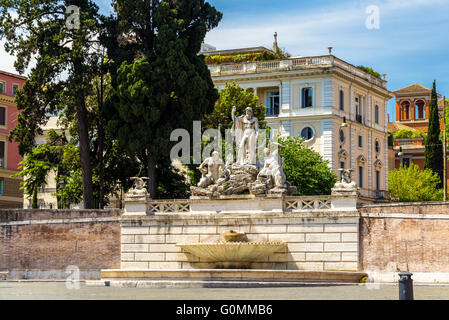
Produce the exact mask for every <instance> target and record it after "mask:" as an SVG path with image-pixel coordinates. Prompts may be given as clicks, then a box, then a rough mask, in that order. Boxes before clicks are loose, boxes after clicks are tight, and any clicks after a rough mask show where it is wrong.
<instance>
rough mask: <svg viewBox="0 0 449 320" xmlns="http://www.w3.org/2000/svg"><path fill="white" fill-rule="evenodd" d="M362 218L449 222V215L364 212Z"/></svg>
mask: <svg viewBox="0 0 449 320" xmlns="http://www.w3.org/2000/svg"><path fill="white" fill-rule="evenodd" d="M360 216H361V217H362V218H379V219H382V218H393V219H394V218H396V219H440V220H446V219H447V220H449V214H426V213H391V212H388V213H382V212H362V213H361V214H360Z"/></svg>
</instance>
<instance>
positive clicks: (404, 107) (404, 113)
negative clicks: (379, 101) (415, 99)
mask: <svg viewBox="0 0 449 320" xmlns="http://www.w3.org/2000/svg"><path fill="white" fill-rule="evenodd" d="M400 119H401V120H410V102H408V101H404V102H402V103H401V116H400Z"/></svg>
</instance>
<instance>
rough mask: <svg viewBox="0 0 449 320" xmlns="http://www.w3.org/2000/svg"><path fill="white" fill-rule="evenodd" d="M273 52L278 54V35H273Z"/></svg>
mask: <svg viewBox="0 0 449 320" xmlns="http://www.w3.org/2000/svg"><path fill="white" fill-rule="evenodd" d="M273 51H274V52H275V53H279V47H278V33H277V32H275V33H274V42H273Z"/></svg>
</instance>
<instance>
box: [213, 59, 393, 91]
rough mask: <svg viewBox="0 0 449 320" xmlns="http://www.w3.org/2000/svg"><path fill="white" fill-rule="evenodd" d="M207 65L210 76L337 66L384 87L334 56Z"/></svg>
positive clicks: (383, 83)
mask: <svg viewBox="0 0 449 320" xmlns="http://www.w3.org/2000/svg"><path fill="white" fill-rule="evenodd" d="M208 67H209V71H210V73H211V75H212V76H222V75H234V74H245V73H264V72H275V71H287V70H297V69H307V68H324V67H327V68H328V67H339V68H341V69H343V70H345V71H347V72H349V73H351V74H353V75H356V76H358V77H361V78H363V79H365V80H366V81H368V82H370V83H373V84H375V85H377V86H379V87H382V88H386V81H385V80H382V79H379V78H377V77H375V76H373V75H371V74H369V73H367V72H365V71H363V70H361V69H359V68H356V67H355V66H353V65H351V64H349V63H347V62H344V61H343V60H340V59H338V58H336V57H334V56H316V57H302V58H291V59H283V60H271V61H260V62H247V63H234V64H222V65H209V66H208Z"/></svg>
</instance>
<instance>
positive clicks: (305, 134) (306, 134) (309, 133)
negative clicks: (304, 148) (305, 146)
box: [301, 127, 315, 141]
mask: <svg viewBox="0 0 449 320" xmlns="http://www.w3.org/2000/svg"><path fill="white" fill-rule="evenodd" d="M314 135H315V132H314V131H313V129H312V128H311V127H305V128H304V129H302V130H301V138H303V139H305V140H306V141H308V140H311V139H313V137H314Z"/></svg>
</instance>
